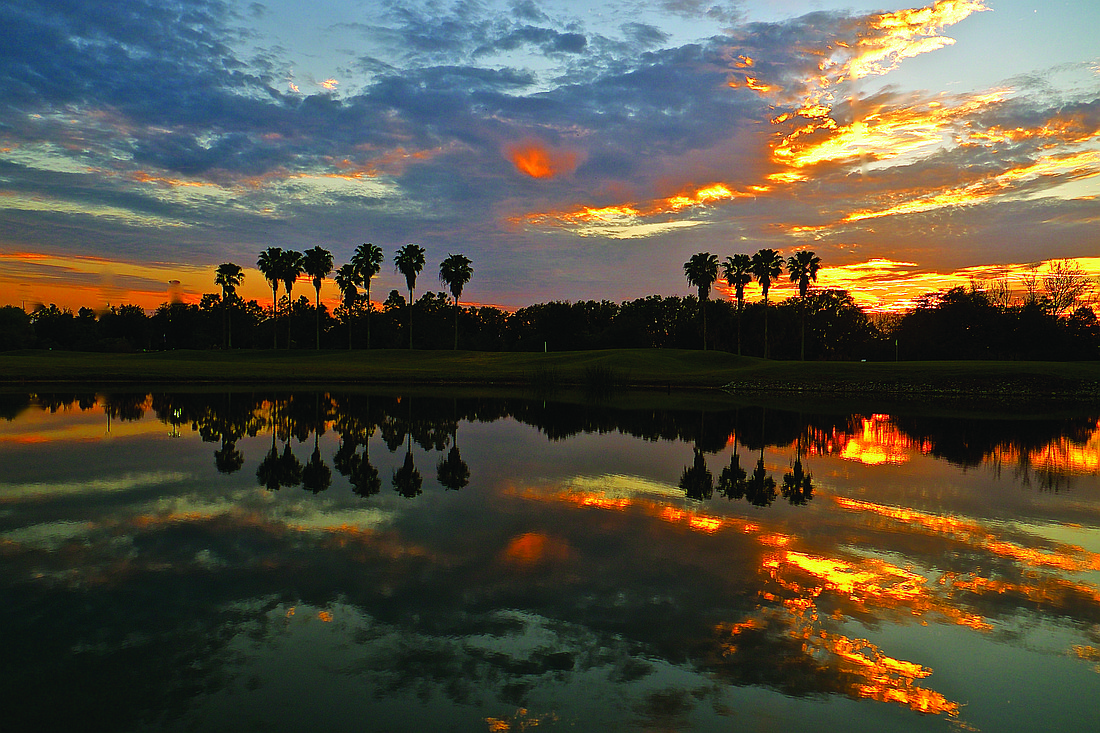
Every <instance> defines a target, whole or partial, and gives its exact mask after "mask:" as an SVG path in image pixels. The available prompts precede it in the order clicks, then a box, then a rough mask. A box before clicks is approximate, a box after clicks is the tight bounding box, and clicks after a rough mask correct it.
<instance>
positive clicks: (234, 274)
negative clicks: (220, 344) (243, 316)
mask: <svg viewBox="0 0 1100 733" xmlns="http://www.w3.org/2000/svg"><path fill="white" fill-rule="evenodd" d="M242 280H244V270H243V269H242V268H241V266H240V265H235V264H233V263H232V262H223V263H222V264H220V265H218V269H217V270H214V284H215V285H217V286H219V287H221V289H222V337H223V340H224V341H225V348H227V349H231V348H233V327H232V324H231V323H230V321H229V312H228V310H227V308H228V307H229V301H230V300H232V299H233V298H234V297H236V295H237V286H238V285H240V284H241V281H242Z"/></svg>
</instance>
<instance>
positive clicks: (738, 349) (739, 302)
mask: <svg viewBox="0 0 1100 733" xmlns="http://www.w3.org/2000/svg"><path fill="white" fill-rule="evenodd" d="M737 355H738V356H741V301H740V300H738V301H737Z"/></svg>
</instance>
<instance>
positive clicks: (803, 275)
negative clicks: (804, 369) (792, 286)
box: [787, 249, 821, 361]
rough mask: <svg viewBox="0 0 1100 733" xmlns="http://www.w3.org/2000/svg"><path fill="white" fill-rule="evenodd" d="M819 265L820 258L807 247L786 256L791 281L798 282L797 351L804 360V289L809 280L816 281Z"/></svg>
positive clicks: (808, 285) (808, 284)
mask: <svg viewBox="0 0 1100 733" xmlns="http://www.w3.org/2000/svg"><path fill="white" fill-rule="evenodd" d="M820 267H821V258H820V257H818V256H817V255H816V254H815V253H813V252H811V251H810V250H808V249H804V250H802V251H801V252H795V253H794V254H793V255H791V256H790V257H788V258H787V272H788V273H789V274H790V276H791V282H797V283H798V302H799V305H800V306H801V307H800V309H799V310H801V311H802V347H801V350H800V352H799V354H800V358H801V359H802V361H806V291H807V290H808V289H809V288H810V281H811V280H813V281H814V282H817V271H818V269H820Z"/></svg>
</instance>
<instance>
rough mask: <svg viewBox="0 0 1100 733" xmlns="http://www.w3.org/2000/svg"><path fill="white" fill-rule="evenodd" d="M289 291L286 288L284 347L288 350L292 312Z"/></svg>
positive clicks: (292, 304)
mask: <svg viewBox="0 0 1100 733" xmlns="http://www.w3.org/2000/svg"><path fill="white" fill-rule="evenodd" d="M290 293H291V291H290V289H289V288H288V289H287V291H286V348H287V351H290V325H291V322H290V315H291V313H293V312H294V301H293V300H291V297H292V296H291V294H290Z"/></svg>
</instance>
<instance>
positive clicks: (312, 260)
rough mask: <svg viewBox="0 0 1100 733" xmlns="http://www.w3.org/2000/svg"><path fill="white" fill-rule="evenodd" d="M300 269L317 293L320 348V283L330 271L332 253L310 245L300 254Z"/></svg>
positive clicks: (319, 346)
mask: <svg viewBox="0 0 1100 733" xmlns="http://www.w3.org/2000/svg"><path fill="white" fill-rule="evenodd" d="M302 270H303V271H304V272H305V273H306V274H307V275H309V277H310V280H312V281H313V289H314V290H315V291H316V293H317V297H316V304H315V308H316V310H317V312H316V314H315V315H316V321H317V322H316V330H317V345H316V348H317V350H320V349H321V283H322V282H323V281H324V279H325V278H326V277H328V275H329V273H330V272H332V253H331V252H329V251H328V250H327V249H324V248H322V247H310V248H309V249H307V250H306V251H305V254H304V255H303V256H302Z"/></svg>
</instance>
